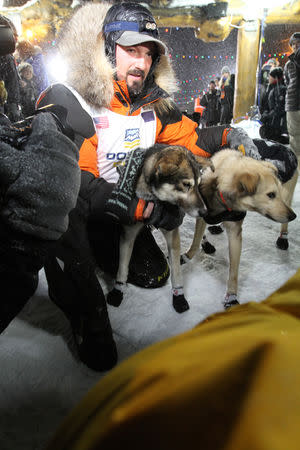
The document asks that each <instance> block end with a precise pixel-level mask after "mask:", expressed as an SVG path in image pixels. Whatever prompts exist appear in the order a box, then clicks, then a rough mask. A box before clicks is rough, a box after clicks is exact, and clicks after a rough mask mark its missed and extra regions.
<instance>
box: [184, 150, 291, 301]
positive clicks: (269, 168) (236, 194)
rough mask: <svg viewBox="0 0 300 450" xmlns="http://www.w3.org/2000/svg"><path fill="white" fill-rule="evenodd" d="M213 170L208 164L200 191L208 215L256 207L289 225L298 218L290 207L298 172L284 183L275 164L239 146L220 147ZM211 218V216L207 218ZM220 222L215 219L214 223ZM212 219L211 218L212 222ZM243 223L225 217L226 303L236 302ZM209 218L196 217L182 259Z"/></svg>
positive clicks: (190, 254) (192, 251) (195, 244)
mask: <svg viewBox="0 0 300 450" xmlns="http://www.w3.org/2000/svg"><path fill="white" fill-rule="evenodd" d="M211 160H212V163H213V166H214V172H212V170H211V169H210V168H207V169H206V170H205V171H204V173H203V175H202V179H201V185H200V191H201V194H202V196H203V197H204V199H205V201H206V205H207V208H208V217H210V218H211V219H212V222H211V223H213V217H216V218H218V216H219V217H220V216H222V213H224V212H226V211H231V210H232V211H240V212H246V211H256V212H258V213H259V214H262V215H263V216H265V217H267V218H269V219H271V220H274V221H275V222H279V223H281V224H283V226H287V223H288V222H290V221H292V220H294V219H295V218H296V214H295V213H294V211H293V210H292V209H291V208H290V203H291V199H292V194H293V191H294V188H295V184H296V181H297V173H295V174H294V176H293V178H291V180H289V181H288V182H287V183H285V184H284V185H282V184H281V182H280V181H279V179H278V178H277V176H276V173H277V169H276V167H275V166H274V165H273V164H272V163H270V162H266V161H257V160H255V159H253V158H249V157H247V156H243V155H242V154H241V153H240V152H238V151H236V150H230V149H226V150H221V151H219V152H217V153H216V154H215V155H214V156H213V157H212V158H211ZM207 221H208V218H207ZM218 222H220V220H218V219H217V220H216V222H215V223H218ZM209 223H210V222H209ZM242 223H243V215H242V216H241V220H237V221H227V222H226V221H223V224H224V227H225V229H226V232H227V237H228V246H229V277H228V283H227V292H226V295H225V300H224V306H225V307H229V306H232V305H234V304H237V303H238V301H237V289H238V270H239V263H240V255H241V249H242ZM205 227H206V222H205V221H204V220H203V219H201V218H199V219H197V220H196V226H195V233H194V239H193V242H192V244H191V247H190V249H189V250H188V251H187V252H186V253H185V255H183V260H185V261H187V260H190V259H192V258H193V256H194V255H195V253H196V251H197V250H198V248H199V245H200V242H201V239H202V237H203V235H204V231H205Z"/></svg>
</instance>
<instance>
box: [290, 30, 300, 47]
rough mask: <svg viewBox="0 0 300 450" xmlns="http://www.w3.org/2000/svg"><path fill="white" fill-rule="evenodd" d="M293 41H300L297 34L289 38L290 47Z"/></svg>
mask: <svg viewBox="0 0 300 450" xmlns="http://www.w3.org/2000/svg"><path fill="white" fill-rule="evenodd" d="M295 41H300V33H299V32H296V33H293V34H292V36H291V37H290V41H289V44H290V46H292V45H293V43H294V42H295Z"/></svg>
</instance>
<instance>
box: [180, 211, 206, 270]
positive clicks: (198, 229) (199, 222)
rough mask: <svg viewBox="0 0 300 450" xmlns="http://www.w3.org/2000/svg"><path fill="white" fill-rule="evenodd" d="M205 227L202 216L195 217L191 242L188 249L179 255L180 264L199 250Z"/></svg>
mask: <svg viewBox="0 0 300 450" xmlns="http://www.w3.org/2000/svg"><path fill="white" fill-rule="evenodd" d="M205 227H206V223H205V222H204V220H203V219H202V218H199V219H196V223H195V231H194V238H193V242H192V244H191V246H190V248H189V250H188V251H187V252H186V253H184V254H183V255H182V256H181V257H180V263H181V264H184V263H186V262H188V261H189V260H190V259H192V258H194V256H195V254H196V252H197V251H198V250H199V247H200V242H201V239H202V238H203V236H204V231H205Z"/></svg>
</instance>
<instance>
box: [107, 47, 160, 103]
mask: <svg viewBox="0 0 300 450" xmlns="http://www.w3.org/2000/svg"><path fill="white" fill-rule="evenodd" d="M155 50H156V45H155V44H154V43H153V42H145V43H143V44H141V45H134V46H131V47H124V46H122V45H117V46H116V66H117V79H118V80H119V81H121V80H125V81H126V83H127V87H128V91H129V94H130V96H137V95H138V94H140V92H141V91H142V89H143V86H144V82H145V79H146V78H147V75H148V73H149V71H150V69H151V66H152V62H153V55H154V54H155Z"/></svg>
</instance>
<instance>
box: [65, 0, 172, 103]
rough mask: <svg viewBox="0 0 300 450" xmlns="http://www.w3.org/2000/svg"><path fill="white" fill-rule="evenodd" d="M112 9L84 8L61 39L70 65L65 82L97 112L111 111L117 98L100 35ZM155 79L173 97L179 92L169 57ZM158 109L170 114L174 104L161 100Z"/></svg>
mask: <svg viewBox="0 0 300 450" xmlns="http://www.w3.org/2000/svg"><path fill="white" fill-rule="evenodd" d="M110 7H111V4H109V3H105V4H95V3H88V4H86V5H84V6H82V7H81V8H79V9H78V10H77V11H76V12H75V13H74V15H73V16H72V17H71V18H70V20H69V21H68V22H67V24H66V25H65V27H64V29H63V31H62V33H61V36H60V38H59V51H60V54H61V56H62V58H63V60H64V61H65V62H66V64H67V79H66V82H67V83H68V84H69V85H70V86H72V87H73V88H74V89H75V90H76V91H77V92H78V93H79V94H80V95H81V96H82V97H83V98H84V100H85V101H86V102H87V103H88V104H89V105H90V106H92V107H96V108H100V107H102V106H105V107H109V105H110V102H111V100H112V97H113V94H114V86H113V80H114V73H115V69H114V67H113V66H112V64H111V63H110V61H109V60H108V58H107V57H106V55H105V50H104V39H103V35H102V33H101V30H102V25H103V21H104V18H105V16H106V13H107V11H108V9H109V8H110ZM154 79H155V82H156V84H157V85H158V86H159V87H161V88H162V89H164V90H165V91H166V92H168V93H169V94H170V95H172V94H173V93H174V92H176V91H177V89H178V88H177V84H176V79H175V75H174V72H173V69H172V66H171V62H170V58H169V56H167V55H164V56H161V58H160V61H159V63H158V65H157V67H156V69H155V72H154ZM155 107H156V109H159V110H160V111H164V110H168V109H170V108H171V102H170V100H169V99H166V100H165V99H161V100H159V101H158V102H157V105H155Z"/></svg>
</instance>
